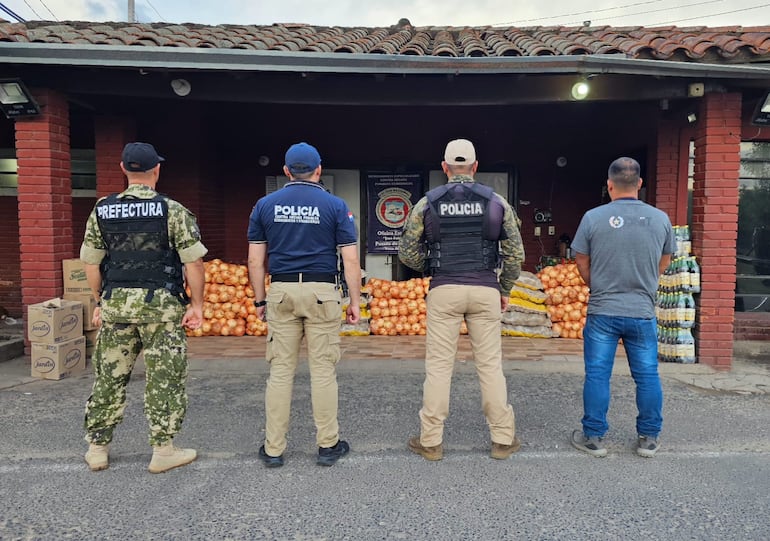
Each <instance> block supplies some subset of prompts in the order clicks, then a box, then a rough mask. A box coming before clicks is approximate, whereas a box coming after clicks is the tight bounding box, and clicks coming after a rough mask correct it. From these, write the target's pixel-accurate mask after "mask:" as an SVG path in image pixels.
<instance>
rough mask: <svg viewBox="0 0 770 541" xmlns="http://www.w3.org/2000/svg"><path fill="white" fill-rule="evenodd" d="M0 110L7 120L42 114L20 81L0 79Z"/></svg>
mask: <svg viewBox="0 0 770 541" xmlns="http://www.w3.org/2000/svg"><path fill="white" fill-rule="evenodd" d="M0 108H1V109H2V110H3V113H4V114H5V117H6V118H18V117H20V116H31V115H39V114H40V107H38V105H37V103H35V100H34V99H33V98H32V94H31V93H30V92H29V90H28V89H27V87H26V86H25V85H24V83H23V82H21V80H20V79H0Z"/></svg>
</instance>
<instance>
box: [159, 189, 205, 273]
mask: <svg viewBox="0 0 770 541" xmlns="http://www.w3.org/2000/svg"><path fill="white" fill-rule="evenodd" d="M168 234H169V242H170V244H171V246H173V247H174V249H176V251H177V253H179V259H181V260H182V263H192V262H193V261H196V260H198V259H200V258H202V257H203V256H205V255H206V254H207V253H208V249H207V248H206V247H205V246H204V245H203V243H202V242H201V232H200V229H198V222H197V221H196V220H195V215H194V214H193V213H192V212H190V211H189V210H188V209H187V208H185V206H184V205H182V204H180V203H178V202H176V201H174V200H173V199H169V200H168Z"/></svg>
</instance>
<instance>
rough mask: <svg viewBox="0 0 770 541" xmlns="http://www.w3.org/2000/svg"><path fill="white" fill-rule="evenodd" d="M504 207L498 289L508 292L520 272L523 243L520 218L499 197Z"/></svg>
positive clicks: (522, 261) (522, 258)
mask: <svg viewBox="0 0 770 541" xmlns="http://www.w3.org/2000/svg"><path fill="white" fill-rule="evenodd" d="M500 199H501V200H502V201H503V204H504V207H505V213H504V214H503V230H504V231H505V236H506V237H507V238H505V239H503V240H501V241H500V258H501V259H502V262H503V268H502V272H501V273H500V290H501V291H502V292H503V293H506V294H510V292H511V289H513V286H514V282H515V281H516V279H517V278H518V277H519V273H521V265H522V263H524V244H523V243H522V241H521V231H520V230H519V227H520V226H521V220H519V217H518V216H516V212H515V211H514V210H513V208H512V207H511V205H510V204H508V202H507V201H505V200H504V199H502V198H500Z"/></svg>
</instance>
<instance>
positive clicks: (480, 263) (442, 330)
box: [399, 139, 524, 460]
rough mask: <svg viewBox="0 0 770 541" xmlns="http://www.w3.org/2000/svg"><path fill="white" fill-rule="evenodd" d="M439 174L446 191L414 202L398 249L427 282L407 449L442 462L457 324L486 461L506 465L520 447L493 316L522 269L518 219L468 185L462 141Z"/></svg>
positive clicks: (471, 162)
mask: <svg viewBox="0 0 770 541" xmlns="http://www.w3.org/2000/svg"><path fill="white" fill-rule="evenodd" d="M441 167H442V169H443V171H444V173H446V175H447V177H448V178H449V183H448V184H446V185H444V186H440V187H438V188H436V189H434V190H431V191H429V192H428V193H427V194H426V195H425V197H423V198H422V199H420V200H419V201H418V202H417V204H416V205H415V206H414V207H413V208H412V210H411V211H410V213H409V216H408V217H407V220H406V224H405V225H404V231H403V234H402V236H401V239H400V241H399V259H400V260H401V261H402V262H403V263H404V264H405V265H407V266H409V267H411V268H413V269H415V270H418V271H422V272H425V273H426V274H429V275H430V276H432V279H431V285H430V291H429V293H428V297H427V307H428V311H427V321H426V324H427V336H426V342H425V350H426V352H425V382H424V384H423V403H422V409H421V410H420V422H421V429H420V435H419V436H415V437H413V438H411V439H410V440H409V443H408V446H409V449H410V450H412V451H413V452H414V453H417V454H419V455H421V456H422V457H424V458H425V459H427V460H441V458H443V454H444V451H443V444H442V440H443V433H444V421H445V420H446V418H447V416H448V415H449V391H450V385H451V381H452V372H453V369H454V362H455V356H456V355H457V341H458V338H459V334H460V326H461V324H462V322H463V319H465V322H466V324H467V326H468V334H469V335H470V340H471V346H472V348H473V358H474V361H475V366H476V371H477V372H478V375H479V382H480V384H481V400H482V409H483V411H484V415H485V416H486V419H487V424H488V425H489V431H490V436H491V440H492V450H491V456H492V458H496V459H506V458H508V457H509V456H510V455H511V454H512V453H515V452H516V451H518V449H519V447H520V443H519V440H518V438H516V435H515V419H514V414H513V408H512V407H511V405H510V404H509V403H508V392H507V389H506V381H505V376H504V375H503V368H502V347H501V346H502V344H501V329H500V314H501V312H502V311H505V309H506V308H507V307H508V298H509V295H510V292H511V289H512V288H513V285H514V281H515V280H516V279H517V278H518V277H519V273H520V271H521V264H522V262H523V261H524V248H523V246H522V242H521V234H520V232H519V219H518V217H517V216H516V214H515V212H514V211H513V209H512V208H511V206H510V205H509V204H508V202H507V201H506V200H505V199H503V198H502V197H501V196H499V195H498V194H496V193H494V192H493V191H492V189H491V188H489V187H487V186H483V185H481V184H478V183H476V182H474V180H473V175H474V174H475V173H476V169H477V168H478V162H477V161H476V150H475V149H474V147H473V144H472V143H471V142H470V141H467V140H465V139H456V140H454V141H451V142H450V143H449V144H448V145H447V147H446V151H445V153H444V161H443V162H442V164H441ZM500 262H502V270H501V272H500V276H499V279H498V275H497V270H498V268H499V264H500Z"/></svg>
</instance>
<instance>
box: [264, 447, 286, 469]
mask: <svg viewBox="0 0 770 541" xmlns="http://www.w3.org/2000/svg"><path fill="white" fill-rule="evenodd" d="M259 459H260V460H261V461H262V462H264V463H265V466H267V467H268V468H280V467H281V466H283V455H281V456H270V455H268V454H267V453H266V452H265V446H264V445H263V446H262V447H260V448H259Z"/></svg>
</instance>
